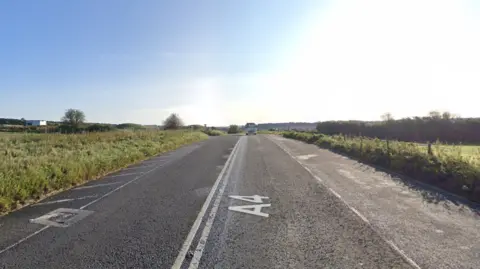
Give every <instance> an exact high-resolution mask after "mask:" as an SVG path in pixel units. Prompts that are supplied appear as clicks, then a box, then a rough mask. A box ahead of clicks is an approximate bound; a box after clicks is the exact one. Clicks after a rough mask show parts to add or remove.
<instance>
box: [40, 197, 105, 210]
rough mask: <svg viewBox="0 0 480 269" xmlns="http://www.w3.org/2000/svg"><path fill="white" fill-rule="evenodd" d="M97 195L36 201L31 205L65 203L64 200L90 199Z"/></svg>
mask: <svg viewBox="0 0 480 269" xmlns="http://www.w3.org/2000/svg"><path fill="white" fill-rule="evenodd" d="M97 196H98V195H87V196H83V197H78V198H69V199H60V200H53V201H48V202H43V203H36V204H33V205H31V206H32V207H34V206H40V205H51V204H58V203H65V202H71V201H76V200H85V199H90V198H96V197H97Z"/></svg>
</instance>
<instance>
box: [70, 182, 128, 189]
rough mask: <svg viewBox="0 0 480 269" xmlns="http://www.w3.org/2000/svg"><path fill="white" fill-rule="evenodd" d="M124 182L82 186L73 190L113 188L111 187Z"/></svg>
mask: <svg viewBox="0 0 480 269" xmlns="http://www.w3.org/2000/svg"><path fill="white" fill-rule="evenodd" d="M121 183H122V182H112V183H104V184H96V185H88V186H80V187H77V188H75V189H72V190H73V191H76V190H85V189H92V188H97V187H105V186H111V185H117V184H121Z"/></svg>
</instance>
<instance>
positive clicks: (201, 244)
mask: <svg viewBox="0 0 480 269" xmlns="http://www.w3.org/2000/svg"><path fill="white" fill-rule="evenodd" d="M237 153H238V150H237V152H235V154H234V156H233V158H232V161H231V162H230V166H229V167H228V171H227V174H226V175H225V179H224V180H223V182H222V186H221V187H220V190H219V191H218V194H217V197H216V199H215V202H213V206H212V209H211V210H210V214H209V216H208V219H207V221H206V223H205V226H204V227H203V231H202V235H201V236H200V239H199V240H198V244H197V248H196V249H195V254H194V255H193V258H192V261H191V262H190V266H189V267H188V269H197V268H198V265H199V264H200V260H201V259H202V255H203V250H204V249H205V245H206V244H207V239H208V236H209V235H210V231H211V230H212V226H213V221H214V220H215V216H216V215H217V210H218V206H219V205H220V201H221V200H222V197H223V192H224V191H225V187H226V186H227V183H228V180H229V179H230V174H231V173H232V169H233V164H234V163H235V160H236V159H237V156H238V154H237ZM267 216H268V215H267Z"/></svg>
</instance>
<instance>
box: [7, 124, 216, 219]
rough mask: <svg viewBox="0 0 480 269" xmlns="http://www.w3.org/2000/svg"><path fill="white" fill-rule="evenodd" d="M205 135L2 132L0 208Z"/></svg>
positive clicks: (173, 132)
mask: <svg viewBox="0 0 480 269" xmlns="http://www.w3.org/2000/svg"><path fill="white" fill-rule="evenodd" d="M206 138H207V135H205V134H204V133H202V132H190V131H117V132H105V133H89V134H72V135H62V134H22V133H0V213H4V212H8V211H10V210H13V209H15V208H17V207H18V206H19V205H22V204H25V203H28V202H29V201H32V200H37V199H40V198H41V197H42V196H44V195H46V194H48V193H50V192H52V191H55V190H61V189H66V188H70V187H72V186H75V185H78V184H81V183H83V182H85V181H87V180H92V179H95V178H98V177H100V176H102V175H105V174H107V173H109V172H112V171H115V170H118V169H120V168H123V167H125V166H127V165H129V164H132V163H135V162H137V161H140V160H143V159H145V158H148V157H150V156H153V155H156V154H159V153H162V152H166V151H170V150H173V149H176V148H178V147H180V146H183V145H186V144H189V143H192V142H196V141H200V140H202V139H206Z"/></svg>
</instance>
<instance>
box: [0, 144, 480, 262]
mask: <svg viewBox="0 0 480 269" xmlns="http://www.w3.org/2000/svg"><path fill="white" fill-rule="evenodd" d="M425 197H426V196H425V194H424V192H422V191H419V190H418V189H412V188H411V187H408V186H406V185H403V184H402V183H401V182H399V181H398V180H396V179H395V178H393V177H391V176H388V175H386V174H385V173H383V172H380V171H377V170H375V169H373V168H371V167H367V166H363V165H360V164H358V163H357V162H355V161H352V160H350V159H347V158H345V157H342V156H339V155H336V154H333V153H331V152H328V151H324V150H320V149H318V148H316V147H314V146H312V145H306V144H303V143H301V142H298V141H293V140H286V139H283V138H281V137H278V136H263V135H256V136H223V137H215V138H211V139H209V140H207V141H204V142H200V143H196V144H192V145H189V146H185V147H183V148H180V149H178V150H176V151H173V152H169V153H167V154H164V155H159V156H157V157H155V158H152V159H150V160H147V161H144V162H142V163H139V164H136V165H134V166H131V167H129V168H127V169H124V170H121V171H119V172H116V173H113V174H111V175H109V176H106V177H105V178H103V179H101V180H96V181H92V182H89V183H87V184H85V185H83V186H79V187H77V188H76V189H72V190H69V191H66V192H62V193H59V194H57V195H54V196H51V197H49V198H47V199H45V200H42V201H41V202H39V203H37V204H35V205H31V206H28V207H25V208H23V209H21V210H19V211H16V212H14V213H11V214H9V215H7V216H5V217H2V218H0V266H1V268H176V269H177V268H435V269H437V268H479V265H480V256H479V253H480V247H479V243H478V242H480V232H479V231H480V230H479V224H478V221H479V215H478V213H477V212H478V211H476V210H475V209H474V207H473V206H470V207H469V206H466V205H463V204H461V203H459V202H452V201H451V200H445V201H441V202H438V201H436V203H434V202H424V200H425V199H426V198H425ZM446 205H448V206H446Z"/></svg>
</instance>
